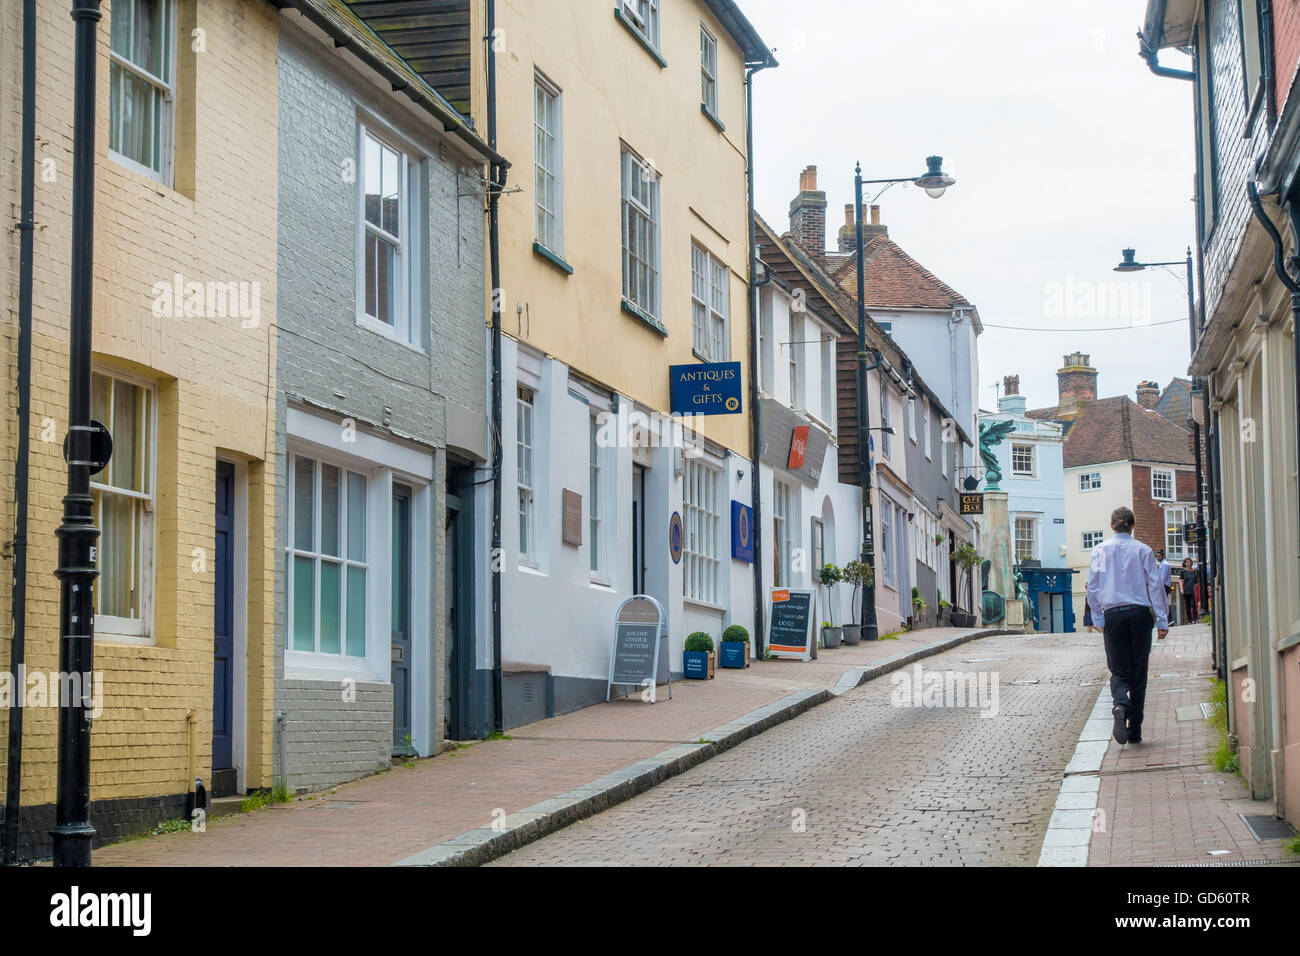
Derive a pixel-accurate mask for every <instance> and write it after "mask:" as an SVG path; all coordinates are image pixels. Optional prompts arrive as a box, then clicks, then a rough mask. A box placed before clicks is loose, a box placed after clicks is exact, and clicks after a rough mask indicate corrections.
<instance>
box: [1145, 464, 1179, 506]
mask: <svg viewBox="0 0 1300 956" xmlns="http://www.w3.org/2000/svg"><path fill="white" fill-rule="evenodd" d="M1151 497H1152V498H1153V499H1155V500H1156V501H1173V500H1174V473H1173V471H1172V470H1171V469H1168V468H1152V469H1151Z"/></svg>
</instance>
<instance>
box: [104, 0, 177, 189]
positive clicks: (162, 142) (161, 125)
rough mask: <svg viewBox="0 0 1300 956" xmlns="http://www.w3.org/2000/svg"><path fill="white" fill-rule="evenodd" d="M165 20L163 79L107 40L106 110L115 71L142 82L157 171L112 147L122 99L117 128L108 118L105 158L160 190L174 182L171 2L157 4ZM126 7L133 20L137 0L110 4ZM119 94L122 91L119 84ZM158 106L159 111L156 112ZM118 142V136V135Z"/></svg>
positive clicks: (173, 26) (113, 13) (174, 11)
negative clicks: (148, 93)
mask: <svg viewBox="0 0 1300 956" xmlns="http://www.w3.org/2000/svg"><path fill="white" fill-rule="evenodd" d="M160 2H161V4H162V8H163V12H164V16H165V18H166V21H167V24H166V28H167V34H168V35H167V40H166V52H167V57H166V60H167V62H166V67H167V69H166V70H165V72H166V73H167V75H166V76H157V75H155V74H153V73H150V72H149V71H148V70H146V69H144V68H143V67H141V66H138V65H137V64H136V63H134V62H133V61H132V60H130V59H128V58H127V57H126V56H123V55H122V54H120V53H118V52H117V51H116V50H114V49H113V48H112V37H111V32H110V38H109V53H108V57H109V67H108V71H109V80H108V83H109V91H110V92H109V104H110V105H109V109H110V111H111V109H112V87H113V77H114V75H115V71H116V73H117V74H122V73H130V74H131V75H132V76H134V77H135V78H136V79H138V80H141V81H143V82H144V83H145V84H147V85H148V86H149V87H150V88H151V89H152V90H153V92H154V94H155V95H154V96H153V97H151V99H150V104H151V116H150V119H149V127H150V130H149V132H150V134H151V135H150V139H152V140H154V141H155V146H154V149H155V153H156V158H157V160H158V166H157V168H153V167H150V166H146V165H145V164H144V163H141V162H140V161H139V160H136V159H132V158H131V157H130V156H127V155H126V154H125V153H123V152H121V151H119V150H118V149H116V148H115V147H114V146H113V145H112V139H113V130H114V128H116V129H118V130H119V131H120V130H121V129H122V124H123V123H124V122H125V109H126V106H125V103H126V98H125V97H124V96H121V94H119V99H118V105H119V108H120V109H121V110H122V111H123V115H121V116H119V117H117V125H116V127H115V126H114V122H113V119H114V118H113V116H112V115H111V112H110V115H109V120H108V125H109V149H108V155H109V156H110V157H111V158H112V159H113V160H114V161H115V162H117V163H120V164H121V165H123V166H125V167H127V168H128V169H131V170H134V171H135V172H137V173H140V174H141V175H143V176H148V177H149V178H150V179H156V180H157V181H158V182H160V183H162V184H163V185H164V186H168V187H171V186H172V185H173V183H174V181H175V162H176V132H175V130H176V59H177V56H178V54H179V48H178V46H177V42H176V21H177V19H178V15H177V14H178V11H177V9H176V2H175V0H160ZM123 3H126V4H129V5H130V6H131V8H132V13H131V17H132V20H134V18H135V12H136V7H137V5H138V0H113V3H112V6H113V7H119V5H120V4H123ZM117 15H120V10H116V11H110V17H111V18H114V19H115V18H116V16H117ZM118 88H119V90H120V89H121V88H122V85H121V81H119V87H118ZM159 105H161V109H159ZM118 140H119V142H120V141H121V134H120V132H119V137H118Z"/></svg>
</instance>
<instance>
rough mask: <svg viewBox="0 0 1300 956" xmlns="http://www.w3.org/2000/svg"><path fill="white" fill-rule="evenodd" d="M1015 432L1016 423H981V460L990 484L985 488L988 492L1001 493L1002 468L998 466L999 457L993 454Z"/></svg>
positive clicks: (985, 477)
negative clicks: (995, 447) (995, 448)
mask: <svg viewBox="0 0 1300 956" xmlns="http://www.w3.org/2000/svg"><path fill="white" fill-rule="evenodd" d="M1015 430H1016V423H1015V422H1013V421H1005V422H980V460H981V461H982V462H984V479H985V480H986V481H987V482H988V484H987V485H986V486H985V487H986V489H987V490H988V491H1001V488H999V487H998V482H999V481H1001V480H1002V468H1001V466H1000V465H999V464H998V456H997V455H995V454H993V448H994V446H996V445H1000V444H1002V439H1004V438H1006V437H1007V435H1010V434H1011V433H1012V432H1013V431H1015Z"/></svg>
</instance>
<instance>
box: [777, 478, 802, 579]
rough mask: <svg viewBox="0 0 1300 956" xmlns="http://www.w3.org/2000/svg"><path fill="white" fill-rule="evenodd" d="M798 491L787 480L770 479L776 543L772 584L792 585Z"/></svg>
mask: <svg viewBox="0 0 1300 956" xmlns="http://www.w3.org/2000/svg"><path fill="white" fill-rule="evenodd" d="M798 495H799V493H798V491H797V490H796V488H795V487H794V486H793V485H791V484H790V483H788V482H785V481H781V480H780V479H779V478H774V479H773V481H772V538H773V543H774V544H775V545H776V564H775V565H774V567H773V571H774V572H777V573H779V577H778V576H776V574H774V576H773V578H772V583H773V586H775V587H782V588H789V587H794V586H795V584H794V549H795V548H797V547H798V542H799V497H798Z"/></svg>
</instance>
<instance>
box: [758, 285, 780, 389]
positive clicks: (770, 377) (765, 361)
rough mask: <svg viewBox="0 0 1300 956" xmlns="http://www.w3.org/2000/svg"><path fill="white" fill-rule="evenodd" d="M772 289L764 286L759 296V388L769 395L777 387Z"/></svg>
mask: <svg viewBox="0 0 1300 956" xmlns="http://www.w3.org/2000/svg"><path fill="white" fill-rule="evenodd" d="M772 299H773V293H772V287H771V286H770V285H768V286H764V287H763V288H762V289H761V290H760V291H759V295H758V367H759V388H761V389H762V390H763V391H764V392H766V393H767V394H768V395H771V394H772V390H773V388H774V387H775V385H774V379H775V375H776V373H775V371H774V368H775V365H776V362H775V359H774V358H773V355H772Z"/></svg>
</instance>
